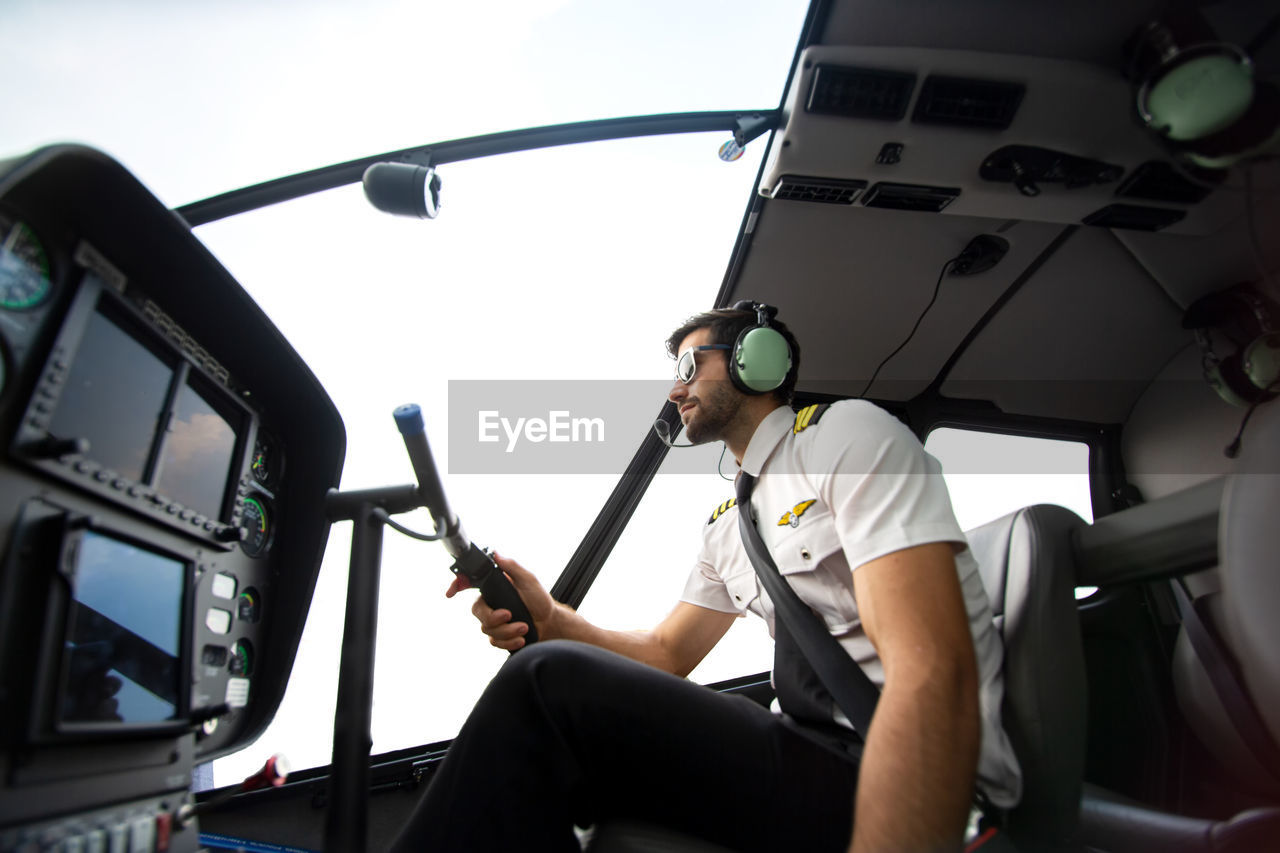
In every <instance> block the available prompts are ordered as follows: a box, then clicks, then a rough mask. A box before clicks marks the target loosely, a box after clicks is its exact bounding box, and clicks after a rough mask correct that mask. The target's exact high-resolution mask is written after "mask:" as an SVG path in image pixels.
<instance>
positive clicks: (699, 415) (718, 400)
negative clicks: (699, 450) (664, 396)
mask: <svg viewBox="0 0 1280 853" xmlns="http://www.w3.org/2000/svg"><path fill="white" fill-rule="evenodd" d="M709 386H710V387H709V388H708V389H707V391H706V393H704V394H702V395H701V396H699V397H695V398H694V401H695V402H696V403H697V405H696V406H694V408H693V417H692V418H691V419H690V420H689V423H688V424H686V425H685V428H684V431H685V435H686V436H688V438H689V442H690V443H691V444H706V443H707V442H709V441H716V440H718V439H721V438H723V437H724V432H725V428H726V427H727V426H728V425H729V424H731V423H733V421H734V420H735V419H736V418H737V417H738V412H739V410H740V409H741V408H742V395H740V394H739V393H738V392H737V391H736V390H735V389H734V387H733V385H732V384H731V383H730V382H728V381H725V382H712V383H709Z"/></svg>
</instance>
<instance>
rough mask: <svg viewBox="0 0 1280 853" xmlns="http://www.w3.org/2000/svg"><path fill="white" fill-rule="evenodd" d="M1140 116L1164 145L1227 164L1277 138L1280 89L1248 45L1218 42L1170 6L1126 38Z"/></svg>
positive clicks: (1204, 162)
mask: <svg viewBox="0 0 1280 853" xmlns="http://www.w3.org/2000/svg"><path fill="white" fill-rule="evenodd" d="M1127 49H1128V50H1129V52H1130V54H1131V65H1130V72H1131V75H1132V77H1133V82H1134V85H1135V96H1136V106H1137V112H1138V117H1139V119H1140V120H1141V121H1142V123H1143V124H1144V125H1146V126H1147V128H1149V129H1150V130H1152V131H1154V132H1155V133H1156V134H1157V135H1159V136H1160V137H1161V138H1162V139H1163V141H1164V143H1165V145H1166V147H1167V148H1169V149H1170V150H1171V151H1172V152H1174V153H1178V154H1181V155H1183V156H1184V157H1186V158H1187V159H1188V160H1190V161H1191V162H1192V163H1194V164H1195V165H1197V166H1201V167H1205V168H1211V169H1224V168H1228V167H1230V166H1232V165H1233V164H1235V163H1236V162H1238V161H1239V160H1241V159H1244V158H1245V157H1248V156H1252V155H1254V154H1257V153H1259V152H1260V151H1262V150H1264V149H1265V148H1267V147H1268V146H1269V145H1271V144H1273V143H1274V142H1275V141H1276V139H1277V137H1278V136H1280V89H1277V87H1276V86H1275V85H1274V84H1272V83H1270V82H1268V81H1263V80H1258V79H1256V78H1255V76H1254V66H1253V61H1252V59H1251V58H1250V57H1249V55H1248V53H1247V52H1246V51H1245V49H1243V48H1241V47H1238V46H1236V45H1233V44H1226V43H1223V42H1221V41H1219V39H1218V37H1217V36H1216V35H1215V34H1214V32H1213V29H1212V27H1210V26H1209V23H1208V21H1206V20H1205V19H1204V17H1203V15H1201V14H1200V13H1199V12H1197V11H1194V10H1185V9H1184V10H1178V11H1170V12H1169V13H1167V14H1166V15H1165V16H1164V17H1163V18H1161V19H1159V20H1155V21H1152V22H1150V23H1148V24H1147V25H1145V26H1144V27H1142V28H1141V29H1140V30H1139V31H1138V32H1137V33H1135V34H1134V36H1133V37H1132V38H1131V39H1130V42H1129V44H1128V45H1127Z"/></svg>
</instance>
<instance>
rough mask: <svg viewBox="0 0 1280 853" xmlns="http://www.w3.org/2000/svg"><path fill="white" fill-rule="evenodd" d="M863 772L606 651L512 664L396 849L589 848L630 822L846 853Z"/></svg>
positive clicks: (561, 649) (532, 650)
mask: <svg viewBox="0 0 1280 853" xmlns="http://www.w3.org/2000/svg"><path fill="white" fill-rule="evenodd" d="M857 774H858V765H857V762H856V760H854V759H853V758H851V757H850V755H849V754H848V753H847V752H844V751H842V750H840V749H838V748H837V747H835V746H831V745H827V744H825V743H823V742H822V741H821V739H819V738H816V737H813V736H810V735H809V734H807V733H805V732H803V731H801V730H799V729H797V728H796V727H795V726H794V725H793V724H791V723H790V722H789V721H785V720H783V719H782V718H780V717H778V716H776V715H774V714H772V713H770V712H769V711H768V710H766V709H765V708H762V707H760V706H759V705H758V704H756V703H755V702H752V701H751V700H750V699H746V698H744V697H740V696H725V695H721V694H718V693H716V692H714V691H711V690H708V689H706V688H705V687H701V686H699V685H696V684H693V683H691V682H689V681H686V680H685V679H682V678H676V677H674V676H671V675H668V674H666V673H662V672H659V671H657V670H655V669H653V668H652V667H648V666H644V665H643V664H638V663H635V662H634V661H631V660H628V659H626V658H623V657H620V656H618V655H615V654H612V653H611V652H606V651H603V650H601V649H598V648H595V647H592V646H587V645H583V644H581V643H571V642H564V641H550V642H542V643H538V644H536V645H533V646H530V647H529V648H527V649H524V650H522V651H520V652H519V653H517V654H515V655H512V656H511V658H510V660H508V661H507V663H506V664H505V665H504V666H503V667H502V669H501V670H500V671H499V672H498V674H497V675H496V676H495V677H494V679H493V681H492V682H490V684H489V686H488V688H487V689H486V690H485V692H484V694H483V695H482V696H481V698H480V701H479V702H478V703H477V704H476V707H475V709H474V710H473V711H472V713H471V716H470V717H469V718H468V719H467V722H466V724H465V725H464V726H463V727H462V731H461V732H460V733H459V734H458V737H457V739H456V740H454V742H453V745H452V746H451V747H450V749H449V754H448V756H447V757H446V759H445V760H444V762H443V765H442V766H441V767H440V769H439V770H438V771H437V772H436V773H435V774H434V775H433V778H432V780H431V782H430V785H429V786H428V788H427V790H426V792H425V794H424V795H423V798H422V801H421V803H419V805H418V807H417V809H416V811H415V812H414V814H413V816H412V818H411V819H410V821H409V824H408V826H406V828H405V830H404V832H403V833H402V834H401V836H400V838H399V839H398V840H397V842H396V844H395V846H394V848H393V849H394V850H397V851H420V850H421V851H468V853H475V851H489V850H493V851H499V850H501V851H504V852H505V853H510V851H513V850H526V851H577V850H578V843H577V840H576V836H575V835H574V833H573V829H572V826H573V824H575V823H576V824H578V825H579V826H587V825H590V824H593V823H598V822H601V821H605V820H608V819H609V818H632V819H639V820H643V821H646V822H650V823H656V824H660V825H662V826H665V827H669V828H672V829H677V830H680V831H683V832H686V833H689V834H691V835H696V836H700V837H702V838H706V839H708V840H711V841H714V842H717V843H719V844H723V845H725V846H727V847H731V848H733V849H736V850H741V851H753V850H760V851H778V850H805V851H814V852H815V853H817V852H818V851H825V850H830V851H843V850H845V849H846V848H847V845H848V843H849V839H850V836H851V833H852V827H853V819H852V815H853V796H854V790H855V786H856V783H857Z"/></svg>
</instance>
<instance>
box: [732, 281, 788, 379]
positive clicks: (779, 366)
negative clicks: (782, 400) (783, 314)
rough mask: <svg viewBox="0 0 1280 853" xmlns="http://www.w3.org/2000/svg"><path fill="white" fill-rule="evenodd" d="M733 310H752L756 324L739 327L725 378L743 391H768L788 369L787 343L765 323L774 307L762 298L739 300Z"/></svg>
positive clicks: (774, 311)
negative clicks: (758, 300) (753, 300)
mask: <svg viewBox="0 0 1280 853" xmlns="http://www.w3.org/2000/svg"><path fill="white" fill-rule="evenodd" d="M733 310H734V311H754V312H755V313H756V324H755V325H754V326H750V327H748V328H746V329H743V330H742V332H740V333H739V334H738V338H737V340H735V341H734V342H733V349H732V351H731V352H730V353H729V378H730V379H731V380H732V381H733V385H734V387H735V388H737V389H738V390H739V391H741V392H742V393H744V394H753V395H758V394H768V393H769V392H771V391H776V390H777V389H778V388H779V387H781V385H782V383H783V382H785V381H786V379H787V374H788V373H790V372H791V363H792V357H791V345H790V344H788V343H787V339H786V337H785V336H783V334H782V332H779V331H778V330H777V329H775V328H773V326H770V325H769V321H770V320H772V319H773V318H774V317H775V316H777V314H778V309H777V308H774V307H773V306H772V305H765V304H764V303H763V302H752V301H751V300H749V299H747V300H743V301H741V302H735V303H734V304H733Z"/></svg>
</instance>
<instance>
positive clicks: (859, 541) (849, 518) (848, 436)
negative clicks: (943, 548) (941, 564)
mask: <svg viewBox="0 0 1280 853" xmlns="http://www.w3.org/2000/svg"><path fill="white" fill-rule="evenodd" d="M820 426H821V429H820V430H815V431H814V432H816V433H817V434H816V435H815V436H814V437H813V440H812V442H811V443H810V446H809V447H808V448H807V452H805V456H806V457H807V458H806V459H805V468H806V470H807V471H808V472H811V473H810V479H811V480H812V481H813V482H814V483H815V485H816V486H817V488H818V491H819V494H820V495H821V497H822V500H823V501H825V502H826V503H827V505H828V506H829V507H831V510H832V512H833V513H834V515H835V525H836V533H837V535H838V536H839V538H840V545H841V547H842V548H843V550H844V552H845V556H846V558H847V559H848V562H849V566H850V568H853V569H856V568H857V567H858V566H861V565H863V564H864V563H868V562H870V561H871V560H874V559H876V558H877V557H882V556H884V555H885V554H889V553H892V552H894V551H899V550H902V549H903V548H909V547H912V546H915V545H924V544H927V543H930V542H954V543H958V544H961V545H965V546H967V544H968V543H967V542H966V540H965V537H964V533H963V532H962V531H961V530H960V525H959V523H958V522H957V521H956V518H955V512H954V510H953V509H952V507H951V496H950V494H949V493H948V492H947V485H946V482H945V481H944V480H943V477H942V467H941V466H940V465H939V464H938V462H937V460H936V459H934V458H933V457H932V456H930V455H929V454H928V453H926V452H925V449H924V448H923V447H922V446H921V445H920V442H919V441H918V440H917V439H916V437H915V436H914V435H913V434H912V433H911V431H910V430H908V429H907V428H906V426H905V425H903V424H902V422H901V421H899V420H898V419H897V418H895V417H894V416H893V415H891V414H889V413H888V412H886V411H884V410H883V409H881V408H880V407H878V406H875V405H874V404H871V403H867V402H865V401H853V402H851V403H849V404H847V405H836V406H832V407H831V409H830V410H829V411H828V412H827V413H826V417H824V418H823V420H822V423H821V424H820Z"/></svg>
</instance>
